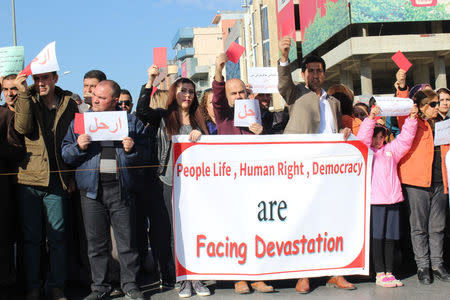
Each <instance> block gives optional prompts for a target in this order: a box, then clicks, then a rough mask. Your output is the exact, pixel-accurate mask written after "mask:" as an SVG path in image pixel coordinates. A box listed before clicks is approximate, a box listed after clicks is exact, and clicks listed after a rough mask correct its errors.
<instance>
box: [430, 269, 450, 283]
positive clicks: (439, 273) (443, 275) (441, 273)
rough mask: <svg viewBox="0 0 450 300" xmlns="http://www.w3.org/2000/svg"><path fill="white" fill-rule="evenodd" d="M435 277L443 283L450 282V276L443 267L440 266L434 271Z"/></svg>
mask: <svg viewBox="0 0 450 300" xmlns="http://www.w3.org/2000/svg"><path fill="white" fill-rule="evenodd" d="M433 276H434V277H435V278H437V279H439V280H442V281H446V282H449V281H450V274H449V273H448V272H447V270H446V269H445V267H444V266H443V265H440V266H439V267H437V269H433Z"/></svg>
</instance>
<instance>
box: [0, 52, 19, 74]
mask: <svg viewBox="0 0 450 300" xmlns="http://www.w3.org/2000/svg"><path fill="white" fill-rule="evenodd" d="M24 61H25V59H24V48H23V46H16V47H4V48H0V76H8V75H11V74H19V73H20V71H22V70H23V66H24Z"/></svg>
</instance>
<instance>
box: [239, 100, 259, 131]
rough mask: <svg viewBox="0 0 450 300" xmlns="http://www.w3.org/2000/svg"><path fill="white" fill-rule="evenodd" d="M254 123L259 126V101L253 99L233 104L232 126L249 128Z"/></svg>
mask: <svg viewBox="0 0 450 300" xmlns="http://www.w3.org/2000/svg"><path fill="white" fill-rule="evenodd" d="M255 122H256V123H258V124H261V111H260V109H259V101H258V100H255V99H245V100H236V101H235V102H234V126H235V127H250V125H251V124H253V123H255Z"/></svg>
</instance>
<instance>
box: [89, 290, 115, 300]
mask: <svg viewBox="0 0 450 300" xmlns="http://www.w3.org/2000/svg"><path fill="white" fill-rule="evenodd" d="M106 299H109V293H102V292H99V291H92V293H90V294H89V295H88V296H87V297H86V298H83V300H106Z"/></svg>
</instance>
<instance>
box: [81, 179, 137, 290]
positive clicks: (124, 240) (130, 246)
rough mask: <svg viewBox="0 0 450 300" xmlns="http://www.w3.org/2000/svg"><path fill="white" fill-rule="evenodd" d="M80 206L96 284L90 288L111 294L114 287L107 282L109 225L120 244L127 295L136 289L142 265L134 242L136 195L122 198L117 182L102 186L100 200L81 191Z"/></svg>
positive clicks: (118, 245) (109, 242) (123, 283)
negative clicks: (134, 197)
mask: <svg viewBox="0 0 450 300" xmlns="http://www.w3.org/2000/svg"><path fill="white" fill-rule="evenodd" d="M81 207H82V211H83V220H84V226H85V230H86V238H87V242H88V256H89V262H90V265H91V275H92V281H93V283H92V285H91V289H92V290H93V291H99V292H109V291H111V284H110V282H108V280H107V272H108V261H109V259H110V256H111V254H110V253H111V247H110V245H111V235H110V225H111V226H112V228H113V230H114V237H115V239H116V243H117V252H118V256H119V262H120V279H121V288H122V290H123V291H124V292H128V291H130V290H132V289H135V288H137V285H136V276H137V273H138V271H139V262H138V252H137V248H136V243H135V228H134V227H135V221H134V215H135V211H134V199H133V196H132V195H124V197H121V193H120V187H119V184H118V183H108V184H99V191H98V195H97V199H91V198H89V197H86V193H85V192H81Z"/></svg>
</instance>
